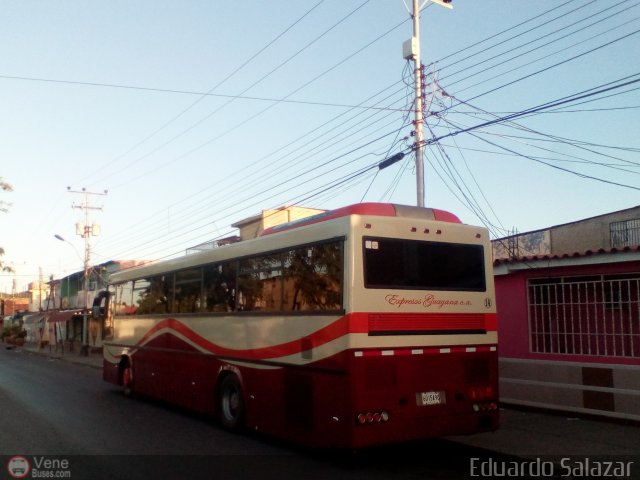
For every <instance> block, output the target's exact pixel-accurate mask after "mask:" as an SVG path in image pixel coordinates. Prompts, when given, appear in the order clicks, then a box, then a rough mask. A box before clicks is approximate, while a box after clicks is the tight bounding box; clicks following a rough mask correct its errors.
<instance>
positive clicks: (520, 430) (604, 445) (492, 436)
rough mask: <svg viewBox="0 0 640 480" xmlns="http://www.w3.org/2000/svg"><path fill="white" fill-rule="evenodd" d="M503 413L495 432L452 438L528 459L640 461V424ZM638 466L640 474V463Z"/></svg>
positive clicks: (526, 412) (528, 412)
mask: <svg viewBox="0 0 640 480" xmlns="http://www.w3.org/2000/svg"><path fill="white" fill-rule="evenodd" d="M500 413H501V425H500V428H499V429H498V430H497V431H495V432H490V433H480V434H476V435H470V436H456V437H448V438H449V439H450V440H453V441H455V442H459V443H463V444H465V445H470V446H473V447H478V448H482V449H485V450H489V451H492V452H496V453H501V454H505V455H510V456H515V457H521V458H527V459H535V458H538V457H551V456H553V457H562V456H565V457H566V456H575V457H585V456H593V457H595V456H605V457H612V456H624V455H633V456H635V457H636V461H638V462H640V426H636V425H632V424H629V425H625V424H621V423H616V422H614V421H611V420H608V419H602V420H592V419H586V418H582V417H578V416H576V415H573V414H571V413H567V412H564V413H562V412H558V413H547V412H540V411H533V410H516V409H510V408H503V409H501V411H500ZM636 468H637V470H638V473H640V463H638V465H637V467H636Z"/></svg>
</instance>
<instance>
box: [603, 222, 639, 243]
mask: <svg viewBox="0 0 640 480" xmlns="http://www.w3.org/2000/svg"><path fill="white" fill-rule="evenodd" d="M609 234H610V236H611V247H612V248H620V247H631V246H634V245H640V218H636V219H633V220H624V221H622V222H613V223H610V224H609Z"/></svg>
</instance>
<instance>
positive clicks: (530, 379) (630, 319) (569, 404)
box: [494, 206, 640, 420]
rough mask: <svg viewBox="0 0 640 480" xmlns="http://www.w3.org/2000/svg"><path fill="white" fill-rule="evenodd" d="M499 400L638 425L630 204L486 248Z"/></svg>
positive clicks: (639, 214) (637, 318)
mask: <svg viewBox="0 0 640 480" xmlns="http://www.w3.org/2000/svg"><path fill="white" fill-rule="evenodd" d="M494 269H495V272H494V273H495V283H496V304H497V308H498V328H499V335H500V347H499V353H500V389H501V399H502V401H503V402H504V403H510V404H518V405H526V406H533V407H542V408H550V409H557V410H566V411H573V412H579V413H586V414H596V415H606V416H611V417H617V418H623V419H631V420H640V206H639V207H634V208H631V209H627V210H623V211H620V212H614V213H611V214H607V215H601V216H598V217H593V218H589V219H586V220H581V221H578V222H573V223H570V224H565V225H558V226H555V227H550V228H549V229H545V230H539V231H536V232H528V233H524V234H520V235H516V236H513V237H507V238H504V239H498V240H495V241H494Z"/></svg>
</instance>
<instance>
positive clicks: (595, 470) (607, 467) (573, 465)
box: [469, 457, 634, 478]
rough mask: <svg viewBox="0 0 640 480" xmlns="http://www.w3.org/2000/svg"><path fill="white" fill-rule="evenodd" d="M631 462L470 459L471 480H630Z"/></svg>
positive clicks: (587, 459) (564, 459)
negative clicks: (566, 479) (480, 479)
mask: <svg viewBox="0 0 640 480" xmlns="http://www.w3.org/2000/svg"><path fill="white" fill-rule="evenodd" d="M633 465H634V462H633V461H607V460H593V459H590V458H580V459H573V458H571V457H564V458H560V459H558V460H556V461H553V462H552V461H545V460H542V459H540V458H537V459H535V460H520V461H516V460H513V461H503V460H494V459H492V458H489V459H481V458H471V459H470V465H469V468H470V471H469V474H470V476H471V477H485V478H495V477H514V478H522V477H538V478H541V477H556V478H558V477H570V478H630V477H631V472H632V468H633Z"/></svg>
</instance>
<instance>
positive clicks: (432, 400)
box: [416, 390, 447, 406]
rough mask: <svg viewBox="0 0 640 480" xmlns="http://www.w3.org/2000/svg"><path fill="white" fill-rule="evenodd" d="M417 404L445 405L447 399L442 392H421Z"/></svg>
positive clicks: (418, 394)
mask: <svg viewBox="0 0 640 480" xmlns="http://www.w3.org/2000/svg"><path fill="white" fill-rule="evenodd" d="M416 402H417V403H418V405H420V406H424V405H442V404H444V403H447V398H446V396H445V393H444V392H443V391H442V390H440V391H437V392H436V391H433V392H420V393H416Z"/></svg>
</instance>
